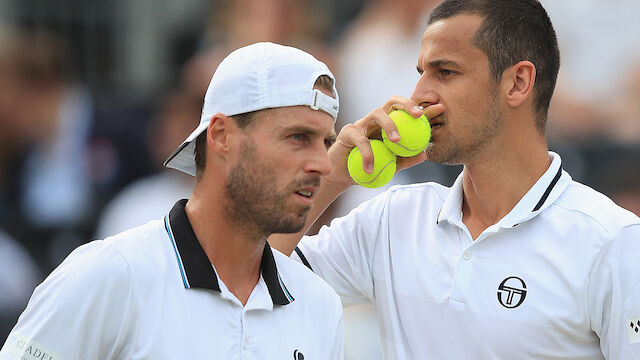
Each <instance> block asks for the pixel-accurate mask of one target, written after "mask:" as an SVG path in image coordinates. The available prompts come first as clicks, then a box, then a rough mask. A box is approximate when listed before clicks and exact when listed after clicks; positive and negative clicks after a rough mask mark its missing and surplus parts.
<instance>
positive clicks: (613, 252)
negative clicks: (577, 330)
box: [587, 224, 640, 359]
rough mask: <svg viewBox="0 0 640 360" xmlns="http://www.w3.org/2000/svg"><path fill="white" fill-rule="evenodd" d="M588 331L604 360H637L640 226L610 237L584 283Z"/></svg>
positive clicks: (639, 354)
mask: <svg viewBox="0 0 640 360" xmlns="http://www.w3.org/2000/svg"><path fill="white" fill-rule="evenodd" d="M587 301H588V308H589V317H590V319H591V328H592V329H593V331H594V332H595V333H596V334H597V335H598V336H599V337H600V347H601V349H602V353H603V354H604V356H605V357H606V358H607V359H640V224H635V225H631V226H626V227H623V228H622V229H620V230H619V231H618V232H617V233H616V234H614V235H613V236H612V238H611V239H610V241H609V242H608V243H607V244H606V245H605V247H604V248H603V249H602V250H601V252H600V254H599V256H598V258H597V259H596V262H595V263H594V265H593V267H592V270H591V273H590V274H589V282H588V297H587Z"/></svg>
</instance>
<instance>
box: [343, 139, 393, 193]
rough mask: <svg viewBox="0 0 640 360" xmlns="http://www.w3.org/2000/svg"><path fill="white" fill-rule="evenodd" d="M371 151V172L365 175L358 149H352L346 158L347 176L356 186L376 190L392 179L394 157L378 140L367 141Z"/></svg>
mask: <svg viewBox="0 0 640 360" xmlns="http://www.w3.org/2000/svg"><path fill="white" fill-rule="evenodd" d="M369 143H370V144H371V150H372V151H373V160H374V161H373V172H372V173H371V174H367V173H366V172H365V171H364V169H363V168H362V154H360V149H358V148H357V147H354V148H353V149H351V152H350V153H349V157H348V158H347V169H348V170H349V175H351V178H352V179H353V180H354V181H355V182H356V183H358V184H360V185H362V186H364V187H368V188H376V187H380V186H383V185H384V184H386V183H388V182H389V180H391V179H392V178H393V175H395V173H396V156H395V155H393V153H392V152H391V151H390V150H389V149H387V147H386V146H384V144H383V143H382V141H380V140H369Z"/></svg>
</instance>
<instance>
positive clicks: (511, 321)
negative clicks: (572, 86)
mask: <svg viewBox="0 0 640 360" xmlns="http://www.w3.org/2000/svg"><path fill="white" fill-rule="evenodd" d="M559 59H560V55H559V51H558V46H557V40H556V35H555V31H554V30H553V26H552V24H551V21H550V20H549V17H548V16H547V13H546V11H545V10H544V8H543V7H542V5H541V4H540V3H539V2H538V1H537V0H445V1H443V2H442V3H441V4H440V5H439V6H438V7H437V8H436V9H435V10H434V11H433V12H432V14H431V15H430V18H429V20H428V25H427V29H426V31H425V32H424V35H423V38H422V42H421V49H420V53H419V56H418V59H417V70H418V72H419V74H420V78H419V80H418V82H417V84H416V86H415V89H414V91H413V94H412V95H411V99H406V98H401V97H393V98H391V99H389V100H388V101H387V102H386V103H385V104H384V105H383V106H382V107H381V108H380V109H376V110H374V111H372V112H371V113H369V114H368V115H367V116H365V117H364V118H362V119H360V120H358V121H356V122H355V123H353V124H350V125H347V126H345V127H344V128H343V129H342V131H341V132H340V134H339V135H338V137H337V141H336V143H335V144H334V145H333V146H332V147H331V148H330V149H329V158H330V159H331V161H332V169H331V173H330V174H328V175H327V176H325V177H324V179H323V184H322V186H321V189H320V191H319V192H318V193H317V195H316V197H315V204H314V209H312V212H315V213H314V214H311V213H310V214H309V218H308V219H312V217H313V216H314V215H317V214H319V213H320V212H322V211H323V209H325V207H326V206H327V205H328V204H329V203H330V202H331V201H333V199H335V198H336V197H337V196H338V195H339V194H340V193H342V192H343V191H344V190H345V189H347V188H348V187H349V186H352V185H353V184H354V181H353V180H352V179H351V177H350V176H349V174H348V172H347V169H346V168H347V166H346V163H349V167H350V168H351V173H352V174H353V175H354V176H355V177H356V178H357V179H358V182H360V183H363V185H365V183H366V182H367V181H371V179H360V178H359V176H364V175H363V174H370V175H373V176H374V177H375V176H378V179H380V180H378V179H375V178H374V179H373V181H372V182H371V185H373V184H376V182H377V181H380V182H382V180H384V179H383V177H384V176H388V174H387V173H386V171H388V170H386V168H382V167H380V166H379V165H378V164H376V165H374V157H375V161H376V162H378V161H380V159H382V163H383V165H386V164H387V163H388V162H389V159H393V155H390V153H389V152H387V153H385V148H392V149H395V150H396V151H398V150H399V149H398V148H397V147H396V145H398V147H399V148H400V149H402V150H400V151H403V150H404V147H407V148H411V146H410V145H409V144H407V143H403V142H404V141H407V139H406V138H405V134H404V133H403V131H402V128H403V126H402V125H399V124H398V123H397V122H396V123H394V121H393V120H392V118H391V117H390V116H389V115H388V114H390V113H392V110H395V109H404V110H406V111H407V112H408V113H409V114H410V115H411V116H412V117H414V118H417V117H419V116H421V115H422V114H424V115H426V116H427V118H428V119H429V123H430V127H431V140H430V142H429V145H428V146H427V148H426V150H425V151H424V152H420V153H419V154H417V155H415V156H412V157H401V156H398V157H396V159H397V162H396V166H397V168H398V169H403V168H406V167H407V166H411V165H414V164H417V163H419V162H421V161H424V160H425V159H427V160H429V161H432V162H437V163H445V164H463V165H464V170H463V171H462V173H461V174H460V176H459V177H458V179H457V180H456V181H455V183H454V184H453V185H452V186H451V187H446V186H443V185H440V184H435V183H429V182H427V183H422V184H413V185H403V186H394V187H392V188H391V189H390V190H388V191H386V192H384V193H382V194H380V195H378V196H376V197H375V198H373V199H371V200H369V201H367V202H365V203H363V204H361V205H360V206H359V207H357V208H356V209H354V210H353V211H352V212H351V213H349V214H348V215H347V216H345V217H342V218H339V219H335V220H334V221H332V223H331V226H329V227H323V228H322V229H321V230H320V232H319V233H318V235H316V236H305V237H302V240H300V237H301V236H302V234H298V236H297V237H296V236H289V237H286V236H277V237H276V236H272V237H271V238H270V239H269V242H270V243H271V244H272V245H273V246H274V247H275V248H278V249H279V250H281V251H282V252H284V253H287V254H292V257H293V258H295V259H298V260H299V261H301V262H303V263H304V264H305V265H307V266H309V267H310V268H311V269H312V270H313V271H314V272H315V273H316V274H318V275H320V276H321V277H322V278H324V279H325V280H326V281H327V282H328V283H329V284H330V285H331V286H332V287H333V288H334V289H335V290H336V292H337V293H338V294H339V295H340V297H341V299H342V303H343V305H349V304H355V303H373V304H374V305H375V306H376V309H377V313H378V316H379V324H380V333H381V338H382V342H383V343H382V347H383V351H384V355H385V359H387V360H389V359H403V360H404V359H483V360H484V359H638V358H640V283H639V282H638V279H640V271H639V270H638V269H639V268H640V267H638V261H640V219H638V217H637V216H635V215H633V214H632V213H630V212H628V211H626V210H624V209H622V208H620V207H618V206H617V205H615V204H614V203H613V202H612V201H611V200H609V199H608V198H606V197H605V196H604V195H602V194H600V193H598V192H596V191H594V190H592V189H590V188H588V187H586V186H584V185H581V184H579V183H577V182H575V181H573V180H572V179H571V177H570V176H569V174H568V173H567V172H565V171H564V170H563V169H562V161H561V159H560V156H558V155H557V154H555V153H553V152H550V151H548V148H547V143H546V139H545V127H546V118H547V110H548V107H549V103H550V101H551V97H552V94H553V90H554V87H555V82H556V77H557V73H558V69H559ZM380 129H384V131H385V134H386V135H388V140H387V144H388V145H387V146H380V143H378V142H376V141H375V140H374V141H371V143H370V139H381V138H382V139H383V141H384V136H382V134H381V131H380ZM389 141H390V142H389ZM408 142H411V141H408ZM394 144H395V145H394ZM354 147H358V149H359V150H357V151H356V152H355V153H353V154H352V155H351V158H350V156H349V153H350V152H351V151H352V148H354ZM358 154H360V155H358ZM372 154H373V155H374V156H372ZM357 156H361V158H362V166H363V169H364V170H365V171H359V172H358V171H354V169H355V166H357V165H358V163H359V162H360V161H359V159H358V158H357ZM391 162H392V161H391ZM388 166H392V165H388ZM298 241H300V242H299V244H298ZM296 244H298V245H299V246H298V247H296ZM294 249H295V251H294Z"/></svg>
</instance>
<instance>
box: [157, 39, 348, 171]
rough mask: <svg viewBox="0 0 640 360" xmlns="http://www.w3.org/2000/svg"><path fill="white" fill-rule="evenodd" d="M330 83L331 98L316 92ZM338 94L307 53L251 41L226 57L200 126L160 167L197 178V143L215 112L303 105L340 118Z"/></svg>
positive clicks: (322, 67) (327, 72) (228, 113)
mask: <svg viewBox="0 0 640 360" xmlns="http://www.w3.org/2000/svg"><path fill="white" fill-rule="evenodd" d="M321 75H326V76H328V77H330V78H331V80H333V94H335V99H334V98H332V97H331V96H328V95H327V94H325V93H323V92H322V91H320V90H318V89H314V88H313V85H314V84H315V82H316V80H317V79H318V77H320V76H321ZM338 104H339V103H338V91H337V90H336V86H335V77H334V76H333V74H332V73H331V71H330V70H329V68H328V67H327V66H326V65H325V64H324V63H322V62H321V61H318V60H317V59H316V58H314V57H313V56H311V55H310V54H308V53H306V52H304V51H302V50H299V49H296V48H293V47H289V46H283V45H278V44H274V43H269V42H260V43H255V44H252V45H249V46H245V47H242V48H240V49H237V50H235V51H233V52H232V53H231V54H229V55H228V56H227V57H226V58H224V60H222V62H221V63H220V65H219V66H218V68H217V69H216V72H215V73H214V74H213V77H212V78H211V82H210V83H209V88H208V89H207V93H206V95H205V97H204V105H203V106H202V116H201V117H200V125H198V127H197V128H196V129H195V130H194V131H193V132H192V133H191V134H190V135H189V136H188V137H187V138H186V139H185V141H183V142H182V144H181V145H180V146H179V147H178V149H176V151H174V152H173V154H171V156H169V158H168V159H167V160H166V161H165V162H164V166H166V167H169V168H174V169H177V170H180V171H183V172H185V173H187V174H190V175H192V176H195V175H196V163H195V154H194V150H195V139H196V138H197V137H198V135H200V134H201V133H202V132H204V131H206V130H207V128H208V127H209V122H210V121H211V118H212V117H213V115H214V114H216V113H221V114H224V115H226V116H233V115H239V114H244V113H248V112H252V111H257V110H263V109H270V108H278V107H285V106H297V105H306V106H309V107H311V108H312V109H314V110H322V111H324V112H326V113H328V114H329V115H331V116H332V117H333V120H334V122H335V119H336V117H337V116H338V107H339V105H338Z"/></svg>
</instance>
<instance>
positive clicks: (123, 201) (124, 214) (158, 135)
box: [96, 91, 201, 239]
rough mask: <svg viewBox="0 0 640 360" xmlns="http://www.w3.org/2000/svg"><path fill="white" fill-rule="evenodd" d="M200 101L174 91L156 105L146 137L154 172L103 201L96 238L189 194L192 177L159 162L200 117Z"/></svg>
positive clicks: (158, 214) (151, 217)
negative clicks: (105, 201)
mask: <svg viewBox="0 0 640 360" xmlns="http://www.w3.org/2000/svg"><path fill="white" fill-rule="evenodd" d="M200 103H201V100H200V99H199V98H195V97H193V96H191V95H189V94H187V93H186V92H184V91H175V92H172V93H170V94H169V95H168V96H167V97H166V98H165V99H164V101H163V102H162V103H161V104H160V106H159V111H158V112H157V114H156V115H155V116H154V118H153V120H152V123H151V126H150V131H149V136H148V137H147V138H148V142H149V147H150V152H151V154H152V156H153V162H154V164H155V165H156V168H157V170H158V172H157V173H156V174H153V175H150V176H147V177H144V178H142V179H139V180H137V181H135V182H133V183H132V184H130V185H128V186H127V187H125V188H124V189H123V190H122V191H120V192H119V193H118V194H117V195H116V196H115V198H113V199H112V200H111V201H110V202H109V203H108V204H107V206H106V207H105V209H104V211H103V213H102V215H101V216H100V220H99V221H98V226H97V233H96V238H99V239H104V238H105V237H107V236H111V235H114V234H117V233H119V232H122V231H124V230H126V229H129V228H132V227H135V226H138V225H142V224H144V223H146V222H147V221H150V220H154V219H157V218H160V217H162V216H163V215H164V213H165V211H166V209H167V208H170V207H171V206H172V205H173V204H174V203H175V202H176V200H177V199H182V198H186V197H189V194H191V191H192V190H193V178H192V177H191V176H187V175H185V174H183V173H181V172H178V171H174V170H166V169H162V168H161V165H162V162H163V161H164V159H166V158H167V157H169V155H171V153H172V152H173V150H174V149H175V148H176V147H177V146H178V145H180V143H181V142H182V140H183V139H184V138H185V137H186V136H187V135H189V133H190V132H191V130H192V128H193V126H194V124H195V123H196V122H197V119H198V118H199V117H200Z"/></svg>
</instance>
